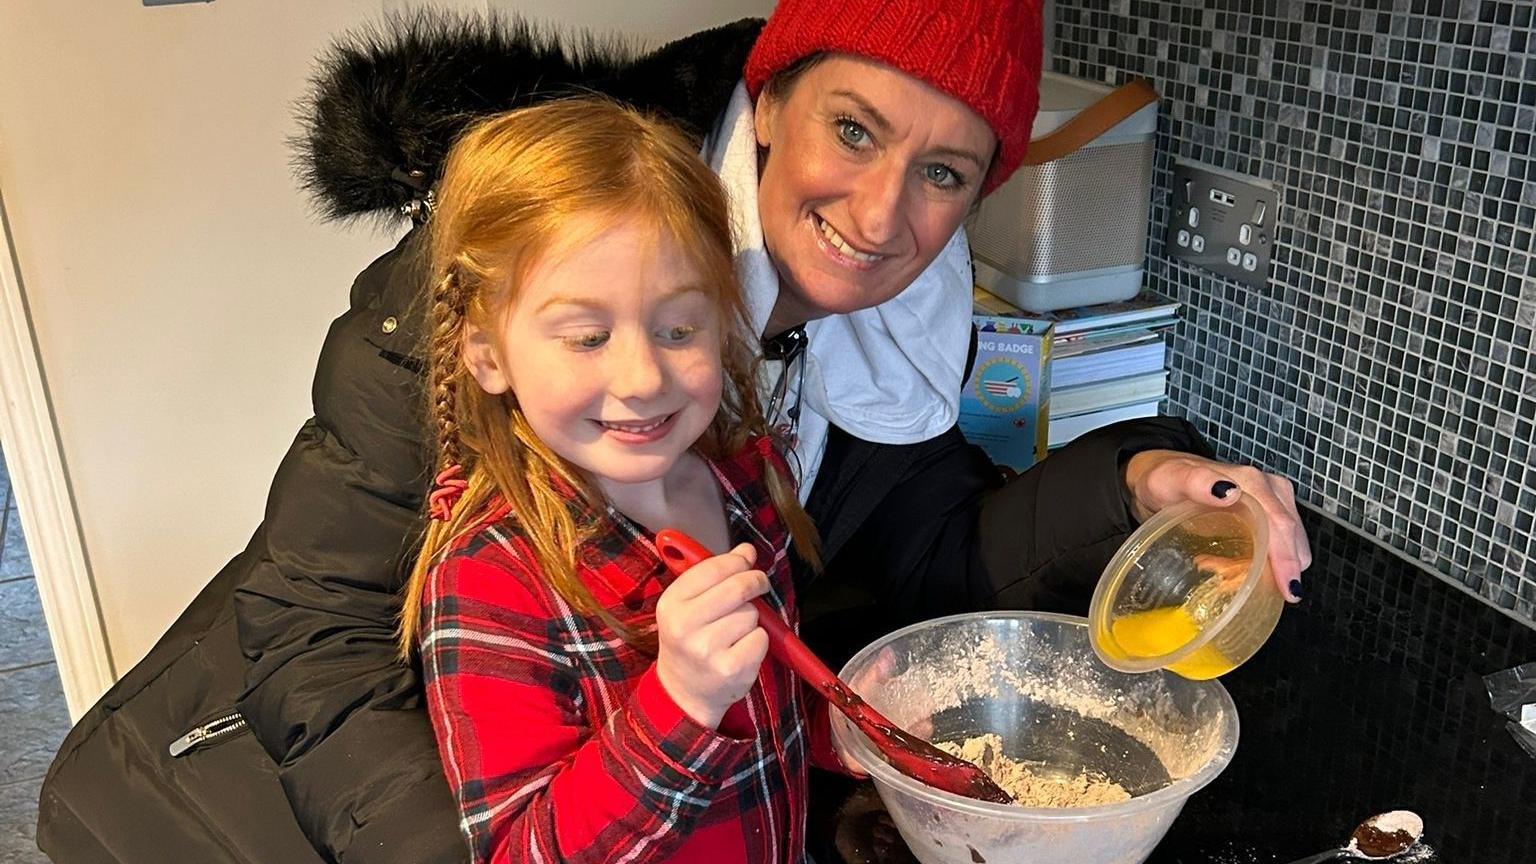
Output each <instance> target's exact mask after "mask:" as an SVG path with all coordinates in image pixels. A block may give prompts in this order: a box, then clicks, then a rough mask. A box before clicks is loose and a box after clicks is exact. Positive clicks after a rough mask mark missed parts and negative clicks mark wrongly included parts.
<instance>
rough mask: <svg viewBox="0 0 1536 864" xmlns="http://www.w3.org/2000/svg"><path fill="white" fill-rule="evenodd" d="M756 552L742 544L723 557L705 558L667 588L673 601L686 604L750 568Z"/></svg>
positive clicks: (749, 544)
mask: <svg viewBox="0 0 1536 864" xmlns="http://www.w3.org/2000/svg"><path fill="white" fill-rule="evenodd" d="M756 558H757V550H756V549H754V548H752V544H751V543H742V544H739V545H737V546H736V548H734V549H732V550H731V551H729V552H726V553H725V554H723V555H716V556H714V557H712V558H706V559H704V560H703V561H700V562H699V563H697V564H695V565H693V566H692V567H689V568H688V569H687V570H685V571H683V574H682V575H681V576H678V577H677V578H676V579H674V580H673V581H672V584H671V585H669V586H668V587H667V592H668V593H670V594H671V595H672V597H673V599H674V600H676V601H681V602H686V601H688V600H692V599H693V598H695V597H697V596H699V595H700V594H703V593H705V592H706V591H708V590H709V589H711V588H713V587H714V586H716V585H718V584H719V583H720V582H721V580H723V579H725V578H727V577H729V576H731V575H732V574H735V573H740V572H742V571H744V570H750V569H751V568H752V562H753V561H754V560H755V559H756Z"/></svg>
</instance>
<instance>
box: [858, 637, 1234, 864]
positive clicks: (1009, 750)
mask: <svg viewBox="0 0 1536 864" xmlns="http://www.w3.org/2000/svg"><path fill="white" fill-rule="evenodd" d="M842 677H843V680H845V681H848V682H849V683H850V684H851V685H852V687H853V689H854V690H856V691H857V692H858V693H859V694H860V695H861V696H863V697H864V698H865V699H867V700H868V701H869V703H870V704H871V705H873V706H874V707H875V708H876V709H878V710H879V711H881V712H882V713H884V714H885V716H887V717H889V718H890V719H891V720H892V721H894V722H896V723H897V724H899V725H901V726H902V727H903V728H906V729H907V730H909V731H912V732H914V733H916V734H920V735H922V736H923V737H926V738H928V739H930V740H932V741H935V742H946V741H954V742H958V741H963V740H965V739H968V738H972V737H975V736H978V735H983V734H986V733H996V734H997V735H999V736H1000V737H1001V738H1002V741H1003V752H1004V753H1005V754H1006V755H1007V756H1009V757H1011V758H1014V759H1018V760H1021V761H1025V762H1029V763H1031V764H1034V765H1037V766H1038V770H1039V771H1041V772H1049V773H1059V774H1061V775H1064V776H1075V775H1077V774H1079V773H1081V772H1085V771H1086V772H1091V773H1094V774H1099V775H1103V776H1104V777H1106V778H1108V779H1109V780H1112V781H1114V782H1117V783H1119V784H1120V785H1121V786H1123V787H1124V788H1125V789H1126V791H1127V792H1129V793H1130V794H1131V796H1132V797H1131V798H1130V799H1128V800H1124V801H1120V802H1118V803H1114V804H1105V805H1099V806H1093V807H1081V808H1064V807H1021V806H1017V805H1010V804H990V803H987V802H984V801H977V800H973V799H970V798H964V797H961V796H958V795H953V794H950V793H948V792H942V791H939V790H937V789H934V788H932V787H929V786H926V785H924V784H922V783H919V782H918V781H916V780H913V779H911V778H909V777H907V776H905V775H903V774H900V773H898V772H897V771H896V770H895V769H893V768H891V767H890V766H889V765H887V764H886V763H885V762H883V761H881V759H880V757H879V756H878V755H877V754H876V753H875V751H874V750H873V749H872V748H871V746H870V745H869V742H868V741H867V739H865V738H864V736H863V735H862V734H861V733H859V732H858V730H857V729H855V728H854V727H853V726H852V725H851V724H850V723H848V722H847V720H846V719H844V718H843V717H842V716H841V715H834V716H833V718H832V731H833V735H834V736H835V738H836V739H837V741H838V743H839V744H840V745H841V746H842V747H843V748H845V750H846V751H848V752H849V753H850V754H851V755H852V756H853V757H854V758H855V759H857V760H858V761H859V762H860V763H861V764H862V765H864V766H865V768H866V770H868V771H869V774H870V776H871V777H872V778H873V780H874V782H875V787H876V789H877V790H878V791H879V793H880V797H881V799H882V800H883V801H884V802H885V806H886V808H887V809H888V810H889V811H890V814H891V818H892V821H894V822H895V824H896V827H897V830H899V831H900V832H901V835H902V838H903V839H904V840H905V841H906V842H907V845H908V846H909V847H910V848H911V849H912V853H913V854H914V855H915V856H916V857H917V859H918V860H919V861H922V862H924V864H980V862H995V864H1013V862H1024V861H1028V862H1031V864H1057V862H1060V864H1111V862H1114V864H1140V862H1142V861H1145V860H1146V858H1147V856H1148V855H1150V854H1151V852H1152V849H1153V847H1155V846H1156V845H1157V843H1158V841H1159V840H1161V839H1162V837H1163V834H1164V833H1166V832H1167V830H1168V826H1169V825H1171V824H1172V823H1173V820H1174V817H1176V816H1178V814H1179V811H1180V810H1181V809H1182V808H1183V806H1184V802H1185V800H1187V799H1188V798H1189V796H1190V795H1192V794H1194V793H1195V791H1196V790H1198V789H1200V788H1201V787H1203V786H1205V784H1207V783H1209V782H1211V780H1213V779H1215V777H1216V775H1218V774H1220V773H1221V771H1222V769H1224V768H1225V767H1226V766H1227V763H1228V762H1230V761H1231V759H1232V754H1233V753H1234V752H1235V750H1236V748H1237V735H1238V722H1237V709H1236V707H1235V706H1234V705H1233V704H1232V699H1231V697H1230V696H1228V695H1227V691H1226V690H1225V689H1224V688H1223V687H1222V686H1221V685H1220V684H1219V683H1217V682H1215V681H1190V680H1186V679H1184V678H1181V677H1179V676H1177V675H1173V674H1170V673H1167V672H1153V673H1147V674H1140V675H1132V674H1127V673H1123V672H1117V671H1115V670H1113V669H1110V668H1109V667H1107V666H1105V665H1104V664H1103V663H1101V662H1100V661H1099V659H1098V658H1097V657H1096V656H1095V655H1094V652H1093V649H1092V648H1091V647H1090V646H1089V644H1088V630H1087V626H1086V623H1085V621H1084V619H1082V618H1075V617H1072V616H1067V615H1053V614H1048V613H1041V612H986V613H971V614H966V615H955V616H950V617H947V618H938V619H935V620H932V621H925V622H923V623H921V624H916V625H913V626H911V627H908V628H906V629H904V630H899V631H897V632H895V633H892V634H890V635H889V636H886V637H884V638H882V639H880V640H878V641H876V642H874V643H872V644H871V645H870V646H869V647H867V648H865V649H864V650H863V651H861V652H859V654H858V655H856V656H855V657H854V658H853V659H852V660H850V661H848V665H847V666H845V667H843V672H842Z"/></svg>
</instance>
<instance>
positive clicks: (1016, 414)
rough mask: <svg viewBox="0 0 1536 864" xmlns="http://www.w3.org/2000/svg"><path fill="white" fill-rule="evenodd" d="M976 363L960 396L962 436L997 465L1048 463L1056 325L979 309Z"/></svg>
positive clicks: (1018, 467)
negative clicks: (1051, 372) (1052, 334)
mask: <svg viewBox="0 0 1536 864" xmlns="http://www.w3.org/2000/svg"><path fill="white" fill-rule="evenodd" d="M975 311H976V313H977V314H976V315H974V316H973V317H972V319H971V320H972V322H973V323H974V324H975V325H976V330H977V340H976V362H975V364H974V365H973V366H972V367H971V375H970V377H969V378H968V379H966V381H965V387H964V389H963V390H962V392H961V395H960V431H961V433H962V434H964V435H965V438H966V440H967V441H970V442H971V443H972V444H975V445H977V446H979V447H980V448H981V449H982V450H984V451H986V454H987V456H988V457H990V458H991V459H992V461H993V462H994V463H995V464H998V465H1002V466H1005V467H1007V468H1009V469H1011V470H1013V471H1023V470H1025V469H1026V468H1029V467H1030V466H1031V465H1034V464H1035V462H1037V461H1039V460H1040V459H1043V458H1044V457H1045V452H1046V444H1047V443H1048V441H1047V433H1048V429H1049V400H1050V392H1051V389H1050V380H1049V378H1050V368H1051V367H1050V362H1049V361H1050V351H1051V329H1052V326H1053V324H1052V322H1050V321H1041V320H1039V319H1032V318H1019V317H1013V316H1000V315H990V314H986V307H984V306H982V305H980V304H978V305H977V307H976V309H975Z"/></svg>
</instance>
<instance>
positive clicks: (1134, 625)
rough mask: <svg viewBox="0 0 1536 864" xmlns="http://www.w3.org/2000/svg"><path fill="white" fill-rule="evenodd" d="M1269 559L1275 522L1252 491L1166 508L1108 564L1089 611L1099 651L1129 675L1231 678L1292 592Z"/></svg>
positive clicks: (1267, 632)
mask: <svg viewBox="0 0 1536 864" xmlns="http://www.w3.org/2000/svg"><path fill="white" fill-rule="evenodd" d="M1268 558H1269V527H1268V522H1267V520H1266V519H1265V518H1264V513H1263V510H1262V509H1261V508H1260V507H1259V505H1258V504H1257V503H1256V502H1254V501H1253V500H1252V499H1250V498H1248V497H1247V496H1242V497H1240V498H1238V500H1237V501H1236V502H1235V503H1233V504H1232V505H1231V506H1229V507H1209V506H1206V505H1203V504H1197V503H1193V502H1191V503H1188V504H1183V505H1179V506H1176V507H1170V508H1167V509H1166V510H1163V511H1161V512H1159V513H1158V514H1156V515H1155V516H1153V517H1152V518H1151V519H1148V520H1147V521H1146V523H1145V524H1143V525H1142V526H1141V527H1140V528H1139V529H1137V531H1136V533H1134V534H1132V535H1131V537H1130V539H1129V540H1127V541H1126V542H1125V545H1124V546H1122V547H1120V551H1119V552H1117V553H1116V554H1115V557H1114V558H1113V559H1112V560H1111V561H1110V562H1109V565H1108V566H1107V567H1105V568H1104V575H1103V577H1102V578H1101V579H1100V580H1099V584H1098V587H1097V588H1096V589H1095V590H1094V593H1093V602H1092V604H1091V605H1090V606H1089V610H1088V628H1089V629H1088V632H1089V637H1090V641H1091V642H1092V644H1093V650H1094V653H1096V654H1097V655H1098V657H1099V659H1100V660H1103V661H1104V663H1105V664H1106V665H1108V666H1109V667H1110V668H1112V669H1117V670H1120V671H1122V672H1151V671H1153V670H1157V669H1167V670H1169V671H1171V672H1174V673H1176V674H1178V675H1181V676H1183V677H1185V678H1189V679H1191V680H1196V681H1204V680H1209V679H1211V678H1217V677H1219V676H1222V675H1225V674H1227V673H1228V672H1230V671H1232V670H1233V669H1235V668H1237V667H1238V666H1239V665H1241V664H1242V663H1243V662H1244V661H1245V660H1247V659H1248V658H1249V657H1252V656H1253V654H1254V653H1255V652H1256V651H1258V650H1259V646H1261V645H1263V644H1264V642H1265V640H1267V639H1268V638H1269V635H1270V633H1272V632H1274V629H1275V624H1276V623H1277V622H1279V620H1280V611H1281V609H1282V608H1283V607H1284V605H1285V598H1284V597H1282V596H1281V594H1280V589H1279V587H1278V586H1276V585H1275V582H1274V577H1273V576H1272V575H1271V574H1270V570H1269V562H1268Z"/></svg>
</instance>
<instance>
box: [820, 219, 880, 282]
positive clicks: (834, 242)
mask: <svg viewBox="0 0 1536 864" xmlns="http://www.w3.org/2000/svg"><path fill="white" fill-rule="evenodd" d="M811 226H812V230H814V231H815V232H816V235H817V238H816V239H817V243H818V245H819V246H821V248H822V251H824V252H826V253H827V255H828V256H830V257H831V258H832V260H833V261H835V262H837V263H839V264H842V265H844V266H846V267H850V268H852V269H854V270H864V271H868V270H871V269H873V268H874V266H875V265H876V264H879V263H880V262H881V261H884V260H886V259H887V258H890V257H891V256H890V255H880V254H877V253H874V252H864V251H861V250H859V249H858V248H856V247H855V246H854V245H853V244H852V243H849V242H848V241H847V240H846V239H844V237H843V235H842V234H840V233H838V230H837V229H836V228H833V227H832V225H831V224H830V223H829V222H827V220H825V219H823V218H821V216H820V215H818V214H816V213H812V214H811Z"/></svg>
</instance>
